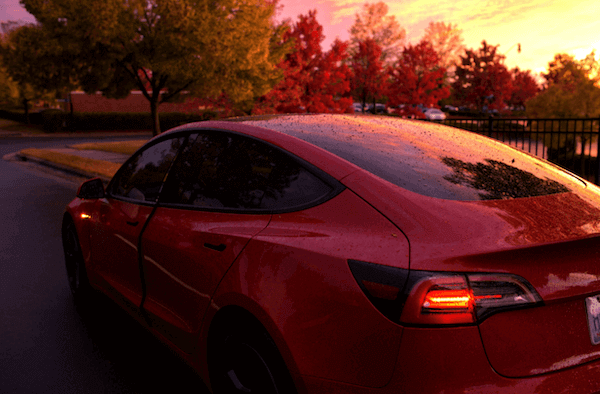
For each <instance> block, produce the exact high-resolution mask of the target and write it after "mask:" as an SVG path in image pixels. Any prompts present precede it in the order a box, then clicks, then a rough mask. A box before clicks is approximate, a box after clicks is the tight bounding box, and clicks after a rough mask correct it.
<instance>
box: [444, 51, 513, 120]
mask: <svg viewBox="0 0 600 394" xmlns="http://www.w3.org/2000/svg"><path fill="white" fill-rule="evenodd" d="M497 50H498V45H496V46H494V45H488V44H487V43H486V42H485V41H483V42H482V43H481V48H479V49H478V50H473V49H467V50H466V51H465V54H464V55H463V56H461V62H460V64H459V65H458V66H457V68H456V80H455V82H454V83H453V88H454V94H455V96H456V97H455V99H456V101H458V102H463V103H465V104H468V105H471V106H473V107H475V108H476V109H477V110H479V111H482V110H483V109H484V108H485V107H487V108H488V109H496V110H502V109H504V108H505V107H506V103H507V102H508V100H509V99H510V96H511V94H512V90H513V87H512V82H511V76H510V73H509V72H508V69H507V68H506V66H505V65H504V63H503V61H504V56H503V55H500V54H499V53H497Z"/></svg>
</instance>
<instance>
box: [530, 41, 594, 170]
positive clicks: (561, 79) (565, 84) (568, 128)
mask: <svg viewBox="0 0 600 394" xmlns="http://www.w3.org/2000/svg"><path fill="white" fill-rule="evenodd" d="M599 70H600V63H599V62H598V61H597V60H596V57H595V53H594V52H591V53H590V54H589V55H588V56H586V57H585V58H584V59H582V60H576V59H575V58H574V57H573V56H571V55H568V54H556V55H555V56H554V60H552V61H551V62H550V63H548V72H547V73H545V74H542V75H543V77H544V79H545V80H546V81H545V84H544V87H543V90H542V91H541V92H540V93H538V94H537V95H536V96H535V97H533V98H532V99H530V100H528V101H527V102H526V103H525V107H526V113H527V116H528V117H530V118H555V119H561V120H552V121H543V122H540V124H539V125H538V124H536V125H535V127H537V128H540V127H542V128H543V127H546V128H551V129H553V130H554V131H556V130H561V133H553V134H552V135H551V136H548V135H547V136H546V137H545V140H544V143H545V144H546V146H547V147H548V157H549V158H550V159H551V160H554V161H556V162H559V163H560V162H561V160H574V158H575V157H577V155H578V156H579V158H580V160H581V166H583V165H584V160H585V155H584V152H583V150H584V149H585V147H586V146H588V145H590V144H591V143H592V142H593V141H594V140H596V138H597V137H596V136H595V134H594V133H593V132H592V131H593V130H597V127H598V123H597V121H593V122H585V123H584V122H578V121H575V120H568V118H598V117H600V74H599Z"/></svg>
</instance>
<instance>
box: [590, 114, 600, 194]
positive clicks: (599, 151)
mask: <svg viewBox="0 0 600 394" xmlns="http://www.w3.org/2000/svg"><path fill="white" fill-rule="evenodd" d="M596 120H597V121H598V134H596V135H597V137H598V138H597V140H596V176H595V177H594V183H595V184H596V185H600V118H598V119H596ZM593 124H594V121H593V120H592V125H593ZM591 128H592V127H590V129H591ZM590 153H592V152H590ZM590 160H591V154H590Z"/></svg>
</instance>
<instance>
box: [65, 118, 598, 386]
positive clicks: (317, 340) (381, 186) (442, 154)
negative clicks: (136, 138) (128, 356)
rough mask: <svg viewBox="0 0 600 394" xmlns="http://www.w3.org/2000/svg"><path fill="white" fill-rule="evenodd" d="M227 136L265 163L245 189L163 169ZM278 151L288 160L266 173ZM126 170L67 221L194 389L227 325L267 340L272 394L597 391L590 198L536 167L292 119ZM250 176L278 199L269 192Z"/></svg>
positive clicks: (348, 122) (435, 138)
mask: <svg viewBox="0 0 600 394" xmlns="http://www.w3.org/2000/svg"><path fill="white" fill-rule="evenodd" d="M223 133H224V134H225V135H227V136H229V137H231V141H233V140H236V139H237V138H239V139H240V141H242V140H243V141H246V142H247V141H251V142H253V143H254V142H257V143H259V144H266V146H267V147H268V148H269V149H271V148H272V149H274V150H275V151H276V153H277V155H279V156H277V155H275V153H274V155H275V156H269V155H270V153H269V155H267V156H269V158H268V160H266V161H264V160H263V159H264V154H261V155H258V156H260V157H261V158H262V159H261V160H263V162H261V163H262V164H260V165H254V166H252V171H251V172H252V173H253V174H262V175H260V177H258V178H256V179H258V181H256V180H252V181H251V182H254V184H259V186H256V187H255V186H253V188H250V189H248V190H246V189H245V186H243V183H238V182H239V179H238V176H239V174H238V173H237V172H236V171H233V172H232V173H231V174H230V173H227V172H225V173H226V174H228V175H227V177H228V178H227V182H226V183H220V182H221V181H219V180H218V179H217V177H214V178H211V175H210V171H212V170H210V171H209V172H205V173H195V174H194V175H193V176H192V178H193V179H196V178H197V179H206V180H207V181H206V182H204V183H210V182H217V183H216V184H215V185H216V186H214V188H216V189H219V188H220V189H223V190H225V189H224V188H227V187H229V186H227V185H230V184H233V185H234V186H235V185H237V186H235V190H245V191H244V193H240V196H238V197H236V199H233V200H231V201H229V200H227V201H226V198H225V197H221V198H215V197H214V195H208V194H206V196H204V197H203V198H198V197H197V196H196V197H194V198H192V197H189V193H188V192H189V191H188V190H184V189H185V187H184V186H185V185H186V184H188V183H190V182H191V181H190V180H189V179H188V178H186V177H185V176H183V175H182V176H179V175H177V174H190V173H191V172H193V171H192V169H193V168H196V167H198V164H196V167H194V166H192V165H191V164H193V163H192V162H191V161H190V160H196V159H195V158H197V157H199V156H201V155H202V154H201V153H200V152H204V151H209V152H210V151H211V149H213V148H214V147H211V146H212V145H210V144H208V142H202V141H203V140H202V138H204V137H200V136H208V137H207V138H208V139H207V141H209V140H210V138H212V137H211V136H221V135H222V134H223ZM229 137H228V138H229ZM159 144H162V145H159ZM198 144H200V145H202V147H203V149H204V151H201V150H198V151H194V149H195V147H196V145H198ZM215 146H216V145H215ZM253 146H254V145H253ZM153 147H156V150H157V152H159V154H158V156H160V157H161V160H162V161H161V162H160V164H158V165H154V167H152V168H153V171H154V168H156V171H155V172H156V174H157V176H156V177H155V180H153V181H149V182H148V184H152V185H151V186H149V187H147V188H146V193H144V194H145V196H144V198H142V199H141V200H140V199H139V196H138V195H137V194H136V193H138V192H136V191H135V190H134V189H136V188H135V187H131V185H129V184H127V182H124V183H123V185H122V186H123V187H122V188H121V189H122V190H126V191H127V195H125V194H124V193H121V195H119V190H120V189H119V187H120V186H118V185H120V183H119V182H120V181H119V179H120V178H122V177H123V175H120V174H124V173H126V171H127V169H126V168H127V165H128V163H130V167H132V165H131V163H133V161H134V160H136V159H135V157H136V156H137V157H140V155H141V154H143V152H151V149H154V148H153ZM214 149H217V148H214ZM252 149H254V148H251V149H250V151H252ZM165 150H166V151H169V153H168V154H164V152H165ZM246 150H247V149H246ZM224 151H225V150H224ZM160 152H163V153H160ZM236 152H237V153H236V155H232V156H231V157H230V156H227V159H228V160H230V161H231V162H235V160H237V159H236V158H239V157H240V156H243V155H242V154H241V153H240V152H241V151H239V152H238V151H236ZM269 152H271V151H269ZM220 154H221V153H215V155H216V157H218V158H219V157H220V156H219V155H220ZM169 155H171V157H170V158H169ZM281 155H283V156H281ZM149 156H152V155H149ZM155 156H156V155H155ZM186 157H187V158H186ZM273 157H283V159H285V160H287V159H290V158H291V159H290V162H289V163H292V164H289V163H288V162H286V163H288V164H286V165H283V167H285V168H292V167H293V166H295V165H297V166H299V167H300V168H301V169H302V171H299V170H294V171H295V172H294V171H292V173H293V174H292V176H289V177H287V178H286V177H285V176H283V175H282V176H281V177H279V176H278V177H275V175H274V174H279V172H278V171H279V170H278V169H277V166H274V167H271V169H268V168H267V167H268V164H265V163H267V162H271V161H275V159H273ZM165 158H167V159H165ZM203 160H204V161H203V163H205V164H203V165H201V166H200V167H202V166H204V165H206V166H207V168H213V167H214V166H215V162H216V161H215V159H214V158H206V159H203ZM128 163H125V165H124V168H125V169H121V170H120V171H119V173H117V175H116V176H115V179H113V181H111V184H109V186H108V188H107V193H106V194H102V196H101V197H98V198H77V199H75V200H74V201H73V202H72V203H71V204H70V205H69V207H68V208H67V212H66V215H65V222H64V223H67V224H68V223H72V224H73V227H74V228H75V229H76V234H77V238H78V240H79V243H80V249H81V256H82V258H83V260H84V264H85V271H86V273H87V277H88V278H89V282H90V284H91V286H92V287H93V288H95V289H97V290H100V291H102V292H103V293H105V294H107V295H109V296H110V297H111V298H113V299H114V300H115V301H116V302H117V303H118V304H120V305H121V306H123V307H124V308H125V309H127V310H128V311H129V312H130V313H131V314H132V315H133V316H135V317H136V318H137V319H138V320H139V321H140V322H141V323H142V324H143V325H145V326H146V327H148V329H150V330H151V331H152V332H153V333H155V334H156V335H157V336H158V337H159V338H161V339H162V340H163V341H165V342H166V343H167V344H169V345H170V346H171V347H172V348H173V349H175V350H176V351H177V352H179V353H180V354H181V355H182V356H183V357H184V358H185V359H186V360H187V361H188V362H189V363H190V364H192V365H193V366H194V367H195V368H196V370H197V371H198V372H199V373H200V375H201V376H202V377H203V378H204V379H205V380H206V381H207V382H210V383H209V384H212V381H213V380H215V379H216V378H215V376H217V375H215V372H214V367H211V362H212V363H213V365H214V364H219V363H225V362H226V361H223V360H217V361H215V358H216V357H217V356H215V354H216V353H217V352H219V353H227V352H226V351H224V350H223V349H229V348H227V346H225V345H224V344H225V343H226V340H225V339H224V338H223V337H221V336H220V335H219V332H220V330H223V331H225V332H229V331H228V330H233V329H232V328H231V327H237V328H238V329H239V330H240V331H242V332H243V333H244V334H242V333H239V332H236V333H234V334H235V335H234V334H231V335H233V336H234V337H236V335H237V336H238V337H241V336H243V335H247V334H246V331H247V332H250V333H254V334H257V333H261V335H262V334H265V335H266V336H267V337H268V342H269V343H272V344H273V345H274V348H275V349H276V353H277V354H276V355H272V354H269V355H268V357H265V358H264V359H265V360H267V361H265V364H269V363H275V361H269V359H270V357H273V358H271V360H275V359H277V360H280V361H282V363H283V365H285V370H281V371H280V370H277V369H275V370H273V369H271V370H270V371H271V372H273V371H275V372H276V375H279V376H282V381H283V383H277V384H276V385H275V386H277V387H278V388H280V389H279V391H280V392H282V391H283V390H282V389H281V387H287V386H286V384H288V383H290V382H291V383H290V385H292V386H294V387H295V390H297V391H298V392H306V393H313V392H314V393H318V392H319V393H320V392H348V393H388V392H389V393H414V392H420V393H442V392H444V393H451V392H457V393H458V392H461V393H462V392H478V393H479V392H490V393H492V392H493V393H502V392H506V393H509V392H510V393H514V392H523V393H525V392H547V393H553V392H568V391H571V392H581V393H586V392H590V393H591V392H596V391H598V390H600V377H598V376H600V375H598V372H600V371H599V368H600V361H598V359H599V358H600V348H599V347H598V345H595V344H594V343H593V340H592V339H591V337H590V336H591V335H592V334H593V332H594V331H593V329H592V328H590V326H589V324H590V323H589V321H590V318H592V319H593V317H594V312H595V310H593V305H592V306H591V307H587V306H586V305H587V304H589V303H592V304H593V302H594V300H596V298H595V297H596V296H597V295H598V294H599V293H600V267H599V265H598V259H599V257H600V255H599V252H598V246H599V244H600V238H598V234H599V232H600V194H599V193H598V188H597V187H596V186H594V185H591V184H588V183H586V182H584V181H582V180H581V179H579V178H577V177H575V176H573V175H571V174H568V173H566V172H564V171H562V170H560V169H559V168H557V167H554V166H553V165H551V164H549V163H547V162H544V161H540V160H537V159H533V158H532V157H530V156H529V155H527V154H525V153H522V152H519V151H516V150H514V149H511V148H508V147H506V146H504V145H502V144H500V143H498V142H495V141H492V140H490V139H487V138H484V137H480V136H476V135H473V134H470V133H467V132H464V131H460V130H457V129H452V128H448V127H445V126H441V125H436V124H429V123H426V122H419V121H407V120H400V119H391V118H383V117H374V116H350V115H340V116H332V115H300V116H298V115H294V116H273V117H259V118H246V119H244V118H242V119H237V121H221V122H212V121H211V122H201V123H195V124H190V125H186V126H182V127H179V128H177V129H174V130H172V131H170V132H168V133H165V134H163V135H161V136H159V137H157V138H155V139H154V140H152V141H150V142H149V143H148V145H146V146H145V147H142V148H141V149H140V151H139V152H138V154H136V155H134V156H133V157H132V159H130V162H128ZM186 165H188V166H187V167H186ZM161 166H162V169H160V168H161ZM145 168H146V167H145ZM239 168H242V167H239ZM207 171H208V170H207ZM230 172H231V171H230ZM239 173H243V171H242V170H240V171H239ZM265 174H268V177H275V178H276V179H279V180H278V181H277V182H280V183H278V185H279V186H278V187H276V188H275V189H276V190H272V191H271V192H268V193H267V192H264V190H266V189H267V188H268V187H271V186H264V185H263V186H260V182H262V179H263V178H262V177H263V175H265ZM186 176H187V175H186ZM219 176H220V175H219ZM257 176H258V175H257ZM152 177H153V176H146V178H145V179H146V180H147V179H150V178H152ZM313 177H314V179H313ZM213 179H217V180H214V181H213ZM252 179H254V178H252ZM282 179H283V180H282ZM298 179H301V180H302V182H304V183H303V184H304V185H310V187H307V188H306V189H310V190H312V191H315V190H316V192H314V193H313V192H310V193H309V192H303V191H302V190H304V189H303V187H300V186H294V184H295V183H294V182H296V181H297V180H298ZM208 180H211V181H210V182H209V181H208ZM136 182H138V183H143V182H142V181H135V180H134V181H132V182H130V183H133V184H135V183H136ZM144 182H146V181H144ZM194 182H195V181H194ZM257 182H258V183H257ZM201 183H202V182H201ZM115 185H117V186H115ZM182 185H183V186H182ZM201 187H203V186H202V185H199V186H198V188H201ZM259 188H263V189H261V190H263V192H260V193H259V192H257V190H258V189H259ZM226 192H227V193H228V195H232V193H234V192H233V189H231V190H229V189H228V190H226ZM257 193H258V194H257ZM261 193H262V194H261ZM277 193H280V195H278V194H277ZM286 193H287V194H286ZM303 193H304V194H303ZM192 194H193V193H192ZM298 194H302V197H301V198H300V199H296V197H295V196H297V195H298ZM259 195H260V196H259ZM286 195H287V197H286ZM257 196H259V197H260V198H258V200H260V201H259V202H256V201H258V200H257ZM269 196H271V197H269ZM273 196H275V197H273ZM277 196H279V197H277ZM84 197H85V196H84ZM87 197H90V196H87ZM228 198H229V197H228ZM269 198H270V199H271V200H269ZM278 199H279V200H278ZM190 201H193V204H191V203H190ZM264 201H267V203H265V204H266V205H265V204H263V202H264ZM269 201H270V202H269ZM281 201H283V202H281ZM236 204H237V206H236ZM261 204H262V205H261ZM269 204H271V205H269ZM278 204H279V205H278ZM241 205H244V206H243V207H240V206H241ZM436 297H437V298H436ZM440 300H442V301H440ZM436 302H437V304H436ZM590 311H591V312H590ZM599 312H600V311H599ZM257 335H258V334H257ZM244 340H247V341H248V342H252V340H253V339H252V338H250V339H244ZM221 342H222V343H221ZM242 342H243V341H242ZM215 343H217V344H219V343H221V344H223V346H224V347H222V348H219V347H218V346H217V345H215ZM215 346H217V347H216V348H215ZM257 347H258V348H265V347H269V345H268V344H265V343H262V345H260V346H259V345H257ZM271 350H272V349H271ZM259 353H260V352H259ZM267 353H268V352H267ZM279 357H280V359H279ZM219 365H220V364H219ZM211 368H212V369H211ZM232 368H233V367H232ZM273 368H276V367H273ZM217 369H219V368H217ZM225 369H227V368H225ZM288 373H289V376H288ZM273 374H275V373H273ZM286 379H287V383H286ZM234 380H235V379H234ZM218 390H219V386H218V385H217V390H216V391H218Z"/></svg>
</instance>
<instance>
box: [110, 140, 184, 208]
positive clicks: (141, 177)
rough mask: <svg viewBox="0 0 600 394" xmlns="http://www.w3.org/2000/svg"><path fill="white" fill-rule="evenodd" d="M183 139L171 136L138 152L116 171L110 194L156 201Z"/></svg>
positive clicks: (138, 199)
mask: <svg viewBox="0 0 600 394" xmlns="http://www.w3.org/2000/svg"><path fill="white" fill-rule="evenodd" d="M183 141H184V138H183V137H178V138H169V139H167V140H164V141H161V142H158V143H156V144H153V145H151V146H149V147H147V148H146V149H144V150H143V151H141V152H138V153H137V154H136V155H135V156H134V157H132V158H131V159H130V160H129V161H128V162H127V163H126V164H124V166H123V167H122V168H121V169H120V170H119V172H118V173H117V174H116V176H115V178H114V179H113V180H112V181H111V185H110V186H109V190H108V194H109V195H111V196H114V197H123V198H127V199H131V200H137V201H146V202H156V200H157V198H158V194H159V192H160V190H161V189H160V188H161V185H162V183H163V180H164V179H165V175H166V174H167V171H168V170H169V168H170V167H171V163H172V162H173V159H174V158H175V156H176V155H177V152H178V150H179V148H180V147H181V145H182V144H183Z"/></svg>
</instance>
